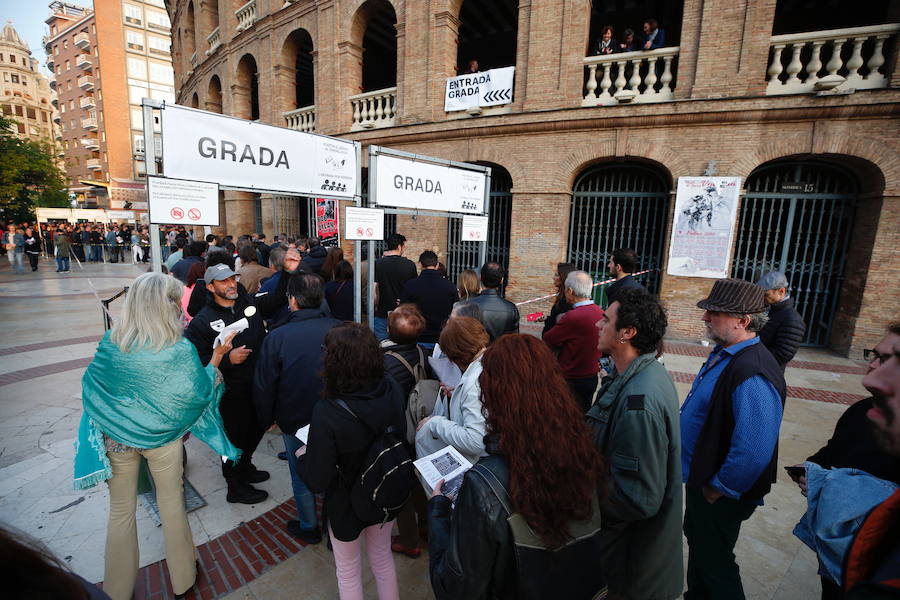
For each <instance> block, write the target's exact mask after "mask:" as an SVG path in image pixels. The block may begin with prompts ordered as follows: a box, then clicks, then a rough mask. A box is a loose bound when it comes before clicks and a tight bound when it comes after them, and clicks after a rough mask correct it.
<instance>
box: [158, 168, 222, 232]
mask: <svg viewBox="0 0 900 600" xmlns="http://www.w3.org/2000/svg"><path fill="white" fill-rule="evenodd" d="M147 203H148V204H149V207H150V222H151V223H153V224H154V225H210V226H213V227H216V226H218V225H219V185H218V184H216V183H208V182H205V181H191V180H189V179H172V178H169V177H157V176H155V175H150V176H148V177H147Z"/></svg>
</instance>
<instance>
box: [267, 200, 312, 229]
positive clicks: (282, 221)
mask: <svg viewBox="0 0 900 600" xmlns="http://www.w3.org/2000/svg"><path fill="white" fill-rule="evenodd" d="M310 204H313V203H312V202H311V201H310V199H309V198H307V197H305V196H272V209H273V213H274V215H273V216H274V221H275V235H281V234H282V233H284V234H287V235H288V236H290V237H296V236H298V235H301V234H306V233H307V232H308V231H309V224H310V223H311V222H313V223H314V222H315V221H310V213H311V211H313V210H315V207H313V208H310Z"/></svg>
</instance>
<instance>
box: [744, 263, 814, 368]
mask: <svg viewBox="0 0 900 600" xmlns="http://www.w3.org/2000/svg"><path fill="white" fill-rule="evenodd" d="M756 285H758V286H759V287H761V288H762V290H763V295H764V296H765V300H766V304H768V305H769V321H768V323H766V325H765V327H763V328H762V330H761V331H760V332H759V339H760V340H761V341H762V343H763V346H765V347H766V348H768V349H769V352H771V353H772V356H774V357H775V360H777V361H778V364H779V365H780V366H781V370H782V371H784V367H785V366H786V365H787V364H788V362H790V360H791V359H792V358H794V355H795V354H797V349H798V348H799V347H800V344H801V342H803V336H804V335H806V323H804V322H803V317H801V316H800V313H798V312H797V309H796V308H794V299H793V298H791V296H790V295H789V294H788V289H789V288H790V286H789V285H788V280H787V277H785V276H784V273H781V272H779V271H772V272H771V273H766V274H765V275H763V276H762V278H761V279H760V280H759V281H757V282H756Z"/></svg>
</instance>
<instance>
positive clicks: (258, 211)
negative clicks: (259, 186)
mask: <svg viewBox="0 0 900 600" xmlns="http://www.w3.org/2000/svg"><path fill="white" fill-rule="evenodd" d="M253 215H254V223H253V227H254V229H253V230H254V231H256V232H261V231H262V230H263V218H262V198H261V197H260V195H259V194H255V197H254V198H253Z"/></svg>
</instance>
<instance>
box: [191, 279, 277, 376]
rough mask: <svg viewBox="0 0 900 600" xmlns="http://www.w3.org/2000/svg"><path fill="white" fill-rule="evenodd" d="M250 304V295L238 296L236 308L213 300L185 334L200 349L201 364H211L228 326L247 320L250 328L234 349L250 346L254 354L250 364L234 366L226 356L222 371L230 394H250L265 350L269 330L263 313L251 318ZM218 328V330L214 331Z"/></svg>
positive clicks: (234, 345) (235, 343)
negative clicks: (257, 365)
mask: <svg viewBox="0 0 900 600" xmlns="http://www.w3.org/2000/svg"><path fill="white" fill-rule="evenodd" d="M249 306H250V303H249V301H248V299H247V296H246V294H243V295H241V294H238V298H237V300H235V302H234V306H230V307H225V306H220V305H218V304H216V302H215V301H214V300H213V299H212V297H210V299H209V301H208V302H207V303H206V306H204V307H203V308H202V309H201V310H200V312H198V313H197V315H196V316H195V317H194V318H193V319H192V320H191V322H190V324H189V325H188V326H187V329H185V330H184V337H186V338H187V339H188V340H190V342H191V343H192V344H194V346H195V347H196V348H197V354H199V355H200V362H202V363H203V364H204V365H205V364H208V363H209V359H210V358H212V351H213V341H214V340H215V339H216V336H218V335H219V332H220V331H221V330H222V329H224V328H225V327H226V326H227V325H231V324H232V323H234V322H235V321H239V320H241V319H243V318H245V317H246V318H247V322H248V323H249V325H250V326H249V327H248V328H247V329H245V330H244V331H242V332H241V333H239V334H237V335H236V336H234V339H233V340H232V341H231V345H232V346H233V347H234V348H237V347H239V346H247V348H249V349H250V350H252V352H251V353H250V356H248V357H247V360H245V361H244V362H242V363H241V364H239V365H233V364H231V360H230V358H229V357H230V354H226V355H225V356H224V357H223V358H222V362H221V363H219V370H220V371H221V372H222V377H223V378H224V379H225V393H226V394H234V393H240V394H249V393H250V386H251V384H252V382H253V369H254V368H255V366H256V358H257V356H258V354H259V349H260V347H261V346H262V343H263V338H264V337H265V335H266V330H265V327H263V322H262V318H261V317H260V315H259V311H255V314H253V315H251V316H247V314H246V313H247V312H248V311H247V307H249ZM213 325H215V327H213Z"/></svg>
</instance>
